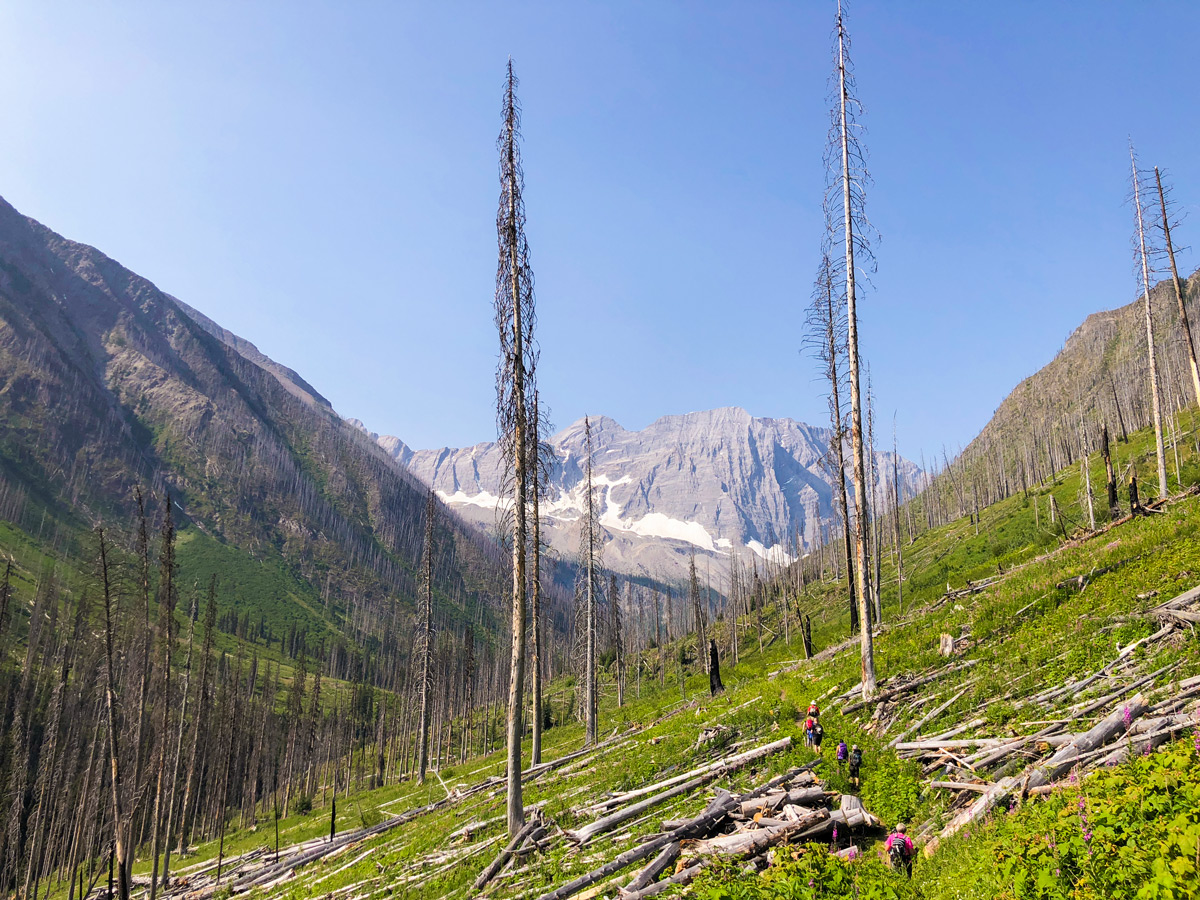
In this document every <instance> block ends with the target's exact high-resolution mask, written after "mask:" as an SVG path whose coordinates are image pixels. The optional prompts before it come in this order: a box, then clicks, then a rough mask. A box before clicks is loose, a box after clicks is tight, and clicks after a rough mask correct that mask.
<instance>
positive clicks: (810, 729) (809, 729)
mask: <svg viewBox="0 0 1200 900" xmlns="http://www.w3.org/2000/svg"><path fill="white" fill-rule="evenodd" d="M816 728H817V720H816V719H814V718H813V717H812V716H809V717H808V718H807V719H805V720H804V745H805V746H806V747H811V746H812V745H813V736H814V735H813V733H814V732H815V731H816Z"/></svg>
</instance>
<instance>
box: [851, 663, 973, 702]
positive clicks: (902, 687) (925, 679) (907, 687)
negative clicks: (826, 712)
mask: <svg viewBox="0 0 1200 900" xmlns="http://www.w3.org/2000/svg"><path fill="white" fill-rule="evenodd" d="M980 662H981V660H978V659H969V660H967V661H966V662H961V663H955V664H954V665H951V666H947V667H946V668H944V669H938V670H937V671H936V672H933V673H931V674H929V675H924V676H922V677H920V678H914V679H912V680H911V681H906V682H904V683H903V684H898V685H895V686H894V687H889V688H888V689H886V690H883V691H880V692H879V693H878V694H876V695H875V696H874V697H872V698H871V699H870V700H859V701H856V702H854V703H850V704H848V705H846V706H844V707H842V714H843V715H846V714H849V713H852V712H855V711H856V710H860V709H862V708H863V707H865V706H868V705H870V704H871V703H883V702H884V701H885V700H891V699H892V698H893V697H898V696H899V695H900V694H903V693H906V692H908V691H912V690H916V689H917V688H919V687H921V686H922V685H926V684H929V683H930V682H931V681H937V680H938V679H939V678H945V677H946V676H947V675H951V674H953V673H954V672H959V671H961V670H963V669H969V668H970V667H971V666H976V665H978V664H979V663H980Z"/></svg>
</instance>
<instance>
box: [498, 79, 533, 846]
mask: <svg viewBox="0 0 1200 900" xmlns="http://www.w3.org/2000/svg"><path fill="white" fill-rule="evenodd" d="M516 88H517V79H516V76H515V75H514V74H513V66H512V60H509V62H508V74H507V78H506V80H505V87H504V108H503V109H504V125H503V127H502V128H501V131H500V137H499V138H498V140H497V142H496V143H497V147H498V149H499V151H500V205H499V210H498V212H497V214H496V237H497V242H498V250H499V253H498V262H497V266H496V297H495V312H496V329H497V331H498V332H499V335H500V359H499V363H498V364H497V368H496V423H497V427H498V431H499V436H500V444H501V447H502V449H503V451H504V458H505V461H506V463H507V465H508V467H509V468H510V470H511V476H512V477H511V481H510V483H511V485H512V497H511V507H510V508H511V510H512V516H513V527H512V660H511V665H510V669H509V686H508V723H507V725H508V727H507V735H506V736H507V746H508V804H507V806H508V830H509V832H510V833H511V834H516V833H517V832H518V831H519V830H520V828H521V826H522V825H523V824H524V822H525V809H524V804H523V803H522V801H521V738H522V736H523V734H524V722H523V718H524V717H523V715H522V712H523V706H524V687H525V611H526V609H525V608H526V602H525V601H526V593H527V590H528V580H527V576H526V566H525V561H526V555H527V552H528V546H527V543H528V541H527V534H528V529H527V524H528V509H527V490H528V487H529V484H528V479H529V471H528V469H529V466H528V459H527V451H528V444H529V440H530V434H529V417H528V406H529V402H530V398H531V395H532V392H533V389H534V385H535V371H536V366H537V349H536V346H535V344H534V340H533V329H534V302H533V270H532V269H531V268H530V265H529V245H528V244H527V242H526V240H525V203H524V200H523V199H522V196H521V195H522V192H523V191H524V188H525V177H524V173H523V172H522V169H521V152H520V147H519V143H520V131H521V110H520V107H519V105H518V104H517V96H516Z"/></svg>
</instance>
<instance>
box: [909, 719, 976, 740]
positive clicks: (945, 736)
mask: <svg viewBox="0 0 1200 900" xmlns="http://www.w3.org/2000/svg"><path fill="white" fill-rule="evenodd" d="M986 724H987V719H972V720H971V721H970V722H964V723H963V724H961V725H958V726H955V727H954V728H951V729H950V730H949V731H943V732H942V733H941V734H932V735H929V736H928V737H924V736H921V737H918V738H917V740H919V741H945V740H949V739H950V738H952V737H957V736H958V735H960V734H962V733H963V732H964V731H970V730H971V729H972V728H978V727H979V726H980V725H986Z"/></svg>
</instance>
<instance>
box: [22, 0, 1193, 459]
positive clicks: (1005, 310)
mask: <svg viewBox="0 0 1200 900" xmlns="http://www.w3.org/2000/svg"><path fill="white" fill-rule="evenodd" d="M833 10H834V5H833V3H832V0H828V2H821V3H807V2H804V3H801V2H794V3H752V2H736V3H735V2H732V0H731V2H727V3H702V2H677V3H669V2H629V3H586V2H570V3H563V2H551V3H504V4H501V3H489V4H484V3H465V2H463V3H457V2H429V3H412V4H401V3H368V2H352V3H333V2H328V3H311V2H299V3H283V2H279V3H268V2H249V3H220V2H212V0H207V2H205V3H190V4H184V3H144V4H141V3H132V2H129V3H115V2H102V3H67V2H61V3H41V2H8V3H6V4H4V5H3V6H0V121H2V122H3V132H2V134H3V139H2V140H0V195H3V196H4V197H5V198H6V199H8V200H9V202H11V203H13V204H14V205H15V206H16V207H17V208H18V209H20V210H21V211H22V212H24V213H26V214H27V215H31V216H33V217H34V218H37V219H39V220H40V221H42V222H44V223H45V224H47V225H49V226H50V227H51V228H53V229H55V230H56V231H59V232H60V233H62V234H65V235H66V236H68V237H71V238H74V239H76V240H80V241H84V242H87V243H90V244H94V245H95V246H97V247H99V248H100V249H102V250H103V251H105V252H106V253H108V254H109V255H110V256H112V257H114V258H115V259H117V260H119V261H120V262H122V263H124V264H125V265H127V266H129V267H130V268H132V269H134V270H135V271H137V272H139V273H141V274H143V275H146V276H147V277H149V278H150V279H152V280H153V281H154V282H155V283H156V284H158V285H159V286H160V287H161V288H162V289H164V290H166V291H168V292H170V293H172V294H175V295H176V296H178V297H180V298H182V299H184V300H186V301H187V302H189V303H191V304H192V305H194V306H196V307H198V308H199V309H201V310H202V311H204V312H205V313H207V314H209V315H210V316H212V317H213V318H215V319H216V320H218V321H219V322H220V323H222V324H223V325H224V326H226V327H227V328H230V329H231V330H233V331H235V332H237V333H239V334H241V335H242V336H244V337H246V338H248V339H250V340H252V341H254V342H255V343H256V344H258V346H259V347H260V348H261V349H262V350H263V351H264V352H266V353H267V354H268V355H270V356H272V357H273V358H275V359H277V360H278V361H280V362H282V363H285V364H287V365H290V366H292V367H294V368H296V369H297V370H298V371H300V372H301V373H302V374H303V375H304V376H305V377H306V378H307V379H308V380H309V381H310V382H311V383H312V384H314V385H315V386H316V387H317V388H318V389H319V390H321V391H322V392H323V393H324V394H325V395H326V396H328V397H329V398H330V400H331V401H332V402H333V403H334V406H335V407H336V408H337V409H338V410H339V411H340V412H342V413H343V414H345V415H349V416H357V417H359V418H361V419H363V420H364V421H365V422H367V424H368V425H369V426H370V427H371V428H373V429H374V430H377V431H380V432H383V433H391V434H396V435H399V436H400V437H401V438H403V439H404V440H405V441H406V442H408V443H410V444H412V445H413V446H416V447H430V446H440V445H445V444H448V445H465V444H470V443H474V442H476V441H482V440H490V439H492V438H493V437H494V434H495V424H494V421H495V420H494V411H493V408H492V404H493V371H494V366H495V357H496V337H495V333H494V326H493V323H492V313H491V302H492V293H493V289H494V278H495V252H496V251H495V242H496V239H495V224H494V220H495V208H496V201H497V196H498V182H497V175H496V161H495V138H496V134H497V132H498V130H499V125H500V99H501V88H502V80H503V70H504V64H505V61H506V59H507V58H508V56H509V55H510V54H511V55H512V57H513V59H514V61H515V64H516V68H517V73H518V75H519V77H520V78H521V89H520V96H521V100H522V103H523V105H524V107H525V129H524V131H525V139H526V142H525V148H524V153H525V168H526V185H527V188H526V203H527V210H528V215H529V225H528V235H529V242H530V246H531V254H532V262H533V266H534V270H535V273H536V277H537V291H538V308H539V336H540V340H541V344H542V367H541V370H540V372H541V389H542V395H543V398H544V399H545V401H546V402H547V403H548V404H549V406H550V408H551V412H552V416H553V419H554V421H555V423H556V424H558V425H559V426H564V425H566V424H568V423H569V422H571V421H573V420H574V419H576V418H578V417H580V416H582V415H583V414H584V413H590V414H605V415H609V416H612V417H613V418H615V419H617V420H618V421H620V422H621V423H622V424H624V425H625V426H626V427H629V428H640V427H643V426H645V425H646V424H647V423H649V422H650V421H652V420H653V419H655V418H657V417H659V416H661V415H665V414H670V413H681V412H687V411H690V410H698V409H707V408H711V407H717V406H729V405H738V406H743V407H745V408H746V409H748V410H749V411H750V412H751V413H753V414H755V415H763V416H789V417H793V418H797V419H802V420H806V421H809V422H812V423H814V424H825V422H826V408H825V404H824V399H823V397H822V395H821V390H822V389H821V385H820V384H819V383H818V382H817V381H816V380H815V367H814V366H813V364H812V363H811V362H810V361H809V360H808V359H807V358H805V357H803V356H802V355H801V354H800V352H799V351H800V347H801V345H802V339H803V335H802V331H803V318H804V309H805V306H806V304H807V302H808V297H809V293H810V285H811V283H812V278H813V274H814V271H815V268H816V262H817V251H818V245H819V240H820V229H821V218H820V199H821V191H822V181H823V176H822V164H821V155H822V149H823V146H824V142H825V132H826V123H827V111H826V106H827V104H826V94H827V78H828V74H829V70H830V32H831V28H832V23H833ZM849 21H850V27H851V32H852V35H853V38H854V50H855V60H856V65H857V71H858V79H859V93H860V96H861V99H862V100H863V102H864V104H865V106H866V110H867V112H866V118H865V122H866V125H867V127H868V133H867V137H866V144H867V147H868V150H869V152H870V163H871V170H872V174H873V175H874V179H875V185H874V187H873V189H872V190H871V192H870V194H869V197H868V211H869V213H870V215H871V218H872V220H873V221H874V224H875V225H876V227H877V228H878V230H879V232H880V234H881V236H882V239H881V241H880V243H879V244H878V247H877V254H876V255H877V257H878V272H877V274H876V276H875V277H874V279H873V285H872V287H871V289H870V291H869V292H868V293H867V295H866V297H865V298H864V300H863V301H862V304H861V308H860V314H861V328H862V341H863V352H864V354H865V356H866V358H867V359H868V360H869V361H870V363H871V366H872V371H873V373H874V380H875V386H876V392H877V394H878V401H877V402H878V410H879V415H880V417H881V419H883V420H885V421H890V419H891V418H892V414H893V412H895V413H896V415H897V421H898V425H899V432H900V443H901V451H902V452H903V453H905V454H906V455H908V456H911V457H913V458H917V457H919V454H920V453H921V451H922V450H924V451H925V452H926V454H927V455H930V456H932V455H934V454H937V453H938V452H940V448H941V446H942V445H943V444H945V445H947V446H948V447H949V448H950V449H951V451H953V449H954V448H955V447H957V446H958V445H960V444H965V443H966V442H967V441H969V440H970V439H971V437H973V436H974V435H975V434H976V433H977V431H978V430H979V428H980V427H982V425H983V424H984V423H985V422H986V421H987V419H988V418H989V416H990V415H991V413H992V411H993V410H994V409H995V407H996V406H997V405H998V404H999V402H1000V400H1001V399H1003V397H1004V396H1005V395H1006V394H1007V392H1008V391H1009V390H1010V389H1011V388H1012V387H1013V386H1014V385H1015V384H1016V383H1017V382H1018V381H1020V380H1021V379H1022V378H1023V377H1025V376H1026V375H1028V374H1030V373H1031V372H1033V371H1034V370H1035V369H1037V368H1038V367H1039V366H1041V365H1043V364H1044V363H1046V362H1047V361H1049V359H1050V358H1051V357H1052V356H1053V355H1054V353H1055V352H1056V351H1057V349H1058V348H1059V347H1060V346H1061V344H1062V342H1063V340H1064V339H1065V338H1066V337H1067V335H1068V334H1069V333H1070V332H1071V331H1072V330H1073V329H1074V328H1075V326H1076V325H1078V324H1079V322H1080V321H1081V320H1082V319H1083V318H1084V316H1085V315H1087V314H1088V313H1090V312H1093V311H1095V310H1098V309H1102V308H1110V307H1113V306H1117V305H1121V304H1123V303H1125V302H1128V301H1130V300H1132V299H1134V296H1135V292H1136V285H1135V281H1134V276H1133V270H1132V262H1131V256H1130V244H1129V238H1130V231H1131V213H1130V210H1129V208H1128V207H1127V206H1126V205H1125V196H1126V193H1127V189H1128V160H1127V156H1126V152H1127V143H1126V142H1127V139H1128V137H1129V136H1132V137H1133V139H1134V140H1135V142H1136V143H1137V145H1138V149H1139V153H1140V155H1141V157H1142V158H1143V161H1144V162H1146V163H1148V164H1158V165H1161V166H1163V167H1165V168H1166V169H1167V170H1169V172H1170V173H1171V177H1172V180H1173V181H1174V182H1175V183H1176V185H1177V190H1176V195H1177V199H1178V200H1179V202H1180V204H1181V207H1182V208H1183V209H1184V211H1185V212H1186V211H1190V212H1191V214H1192V215H1191V218H1190V220H1189V221H1187V222H1185V224H1184V226H1183V227H1182V228H1181V229H1180V230H1179V234H1178V238H1179V241H1180V242H1181V243H1184V244H1193V245H1196V244H1200V238H1197V237H1195V236H1193V235H1192V234H1191V232H1192V231H1193V230H1195V229H1197V228H1200V218H1198V217H1197V216H1196V213H1197V212H1198V211H1200V124H1198V120H1197V117H1196V107H1195V100H1194V98H1195V93H1196V84H1195V81H1196V76H1197V71H1198V70H1197V68H1196V62H1195V43H1194V36H1195V35H1196V34H1197V33H1200V4H1194V3H1177V4H1173V3H1166V2H1147V3H1137V4H1134V3H1127V4H1122V3H1104V2H1088V3H1049V2H1039V3H1033V2H1006V3H993V4H983V3H961V2H956V3H951V2H944V3H932V2H930V3H917V2H907V3H900V2H868V0H856V2H855V3H854V5H853V8H852V9H851V13H850V20H849ZM1181 263H1182V264H1183V266H1184V267H1185V268H1186V269H1187V270H1188V271H1190V270H1191V269H1192V268H1194V267H1195V266H1196V265H1198V264H1200V255H1198V254H1196V253H1195V252H1192V251H1185V252H1184V253H1183V254H1182V255H1181ZM888 440H890V436H889V438H888Z"/></svg>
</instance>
